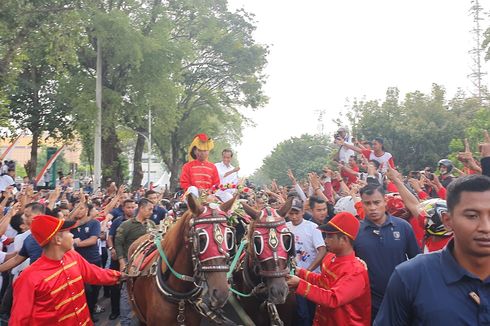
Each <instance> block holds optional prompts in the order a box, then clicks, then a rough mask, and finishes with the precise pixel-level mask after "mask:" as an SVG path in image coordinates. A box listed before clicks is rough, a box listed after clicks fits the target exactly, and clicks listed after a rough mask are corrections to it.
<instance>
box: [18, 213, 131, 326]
mask: <svg viewBox="0 0 490 326" xmlns="http://www.w3.org/2000/svg"><path fill="white" fill-rule="evenodd" d="M75 226H76V222H75V221H65V220H64V219H57V218H55V217H52V216H48V215H38V216H35V217H34V218H33V220H32V224H31V232H32V236H33V237H34V239H35V240H36V241H37V243H39V245H40V246H41V247H42V248H43V254H42V256H41V258H39V259H38V260H36V262H34V263H33V264H32V265H30V266H29V267H27V268H26V269H25V270H24V271H23V272H22V273H21V274H20V276H19V277H18V279H17V280H16V281H15V282H14V294H13V296H14V304H13V307H12V313H11V316H12V317H11V318H10V321H9V325H14V326H24V325H25V326H31V325H40V326H52V325H58V326H59V325H93V322H92V320H91V317H90V312H89V309H88V306H87V301H86V299H85V289H84V283H89V284H94V285H113V284H116V283H118V282H119V281H120V280H121V276H122V274H121V273H120V272H118V271H115V270H112V269H102V268H100V267H97V266H95V265H92V264H90V263H88V262H87V261H86V260H85V259H83V258H82V256H80V255H79V254H78V253H77V252H76V251H75V250H73V235H72V234H71V233H70V229H72V228H74V227H75ZM123 275H124V278H126V277H127V276H126V275H125V274H123Z"/></svg>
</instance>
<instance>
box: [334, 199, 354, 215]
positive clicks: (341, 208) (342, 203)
mask: <svg viewBox="0 0 490 326" xmlns="http://www.w3.org/2000/svg"><path fill="white" fill-rule="evenodd" d="M354 204H355V203H354V200H353V199H352V196H345V197H342V198H340V199H339V200H337V202H336V203H335V206H334V207H333V211H334V213H335V214H338V213H340V212H349V213H351V214H352V215H354V216H355V215H357V210H356V208H355V206H354Z"/></svg>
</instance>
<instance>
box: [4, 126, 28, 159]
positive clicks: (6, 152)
mask: <svg viewBox="0 0 490 326" xmlns="http://www.w3.org/2000/svg"><path fill="white" fill-rule="evenodd" d="M23 134H24V133H23V132H21V133H20V135H19V136H17V138H15V140H14V142H13V143H12V144H10V145H9V146H8V147H7V149H6V150H5V151H4V152H3V153H2V155H0V161H3V159H4V158H6V157H7V154H8V153H9V152H10V151H11V150H12V148H14V147H15V144H17V142H18V141H19V139H20V137H21V136H22V135H23Z"/></svg>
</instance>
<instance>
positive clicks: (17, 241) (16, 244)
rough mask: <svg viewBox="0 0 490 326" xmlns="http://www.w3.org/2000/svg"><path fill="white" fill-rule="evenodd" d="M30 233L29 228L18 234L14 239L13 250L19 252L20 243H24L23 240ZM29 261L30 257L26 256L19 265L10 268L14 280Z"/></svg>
mask: <svg viewBox="0 0 490 326" xmlns="http://www.w3.org/2000/svg"><path fill="white" fill-rule="evenodd" d="M29 234H31V230H27V231H26V232H24V233H21V234H18V235H16V236H15V239H14V250H15V251H17V252H19V251H20V249H22V245H23V244H24V240H25V239H26V238H27V237H28V236H29ZM30 263H31V259H30V258H27V259H26V260H24V262H22V263H21V264H20V265H17V266H16V267H14V268H12V275H14V280H15V279H16V278H17V277H18V276H19V274H20V272H22V271H23V270H24V268H26V267H27V266H29V264H30Z"/></svg>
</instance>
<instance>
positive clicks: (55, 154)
mask: <svg viewBox="0 0 490 326" xmlns="http://www.w3.org/2000/svg"><path fill="white" fill-rule="evenodd" d="M63 148H65V145H63V146H61V147H60V149H58V150H57V151H56V153H54V155H53V156H51V158H50V159H49V160H48V162H46V165H45V166H44V167H43V168H42V170H41V172H39V174H38V175H37V177H36V180H35V184H36V185H37V184H38V183H39V181H41V179H42V177H43V176H44V175H45V174H46V171H47V170H48V169H49V168H50V167H51V165H53V163H54V161H56V159H57V158H58V156H60V154H61V151H62V150H63Z"/></svg>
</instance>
